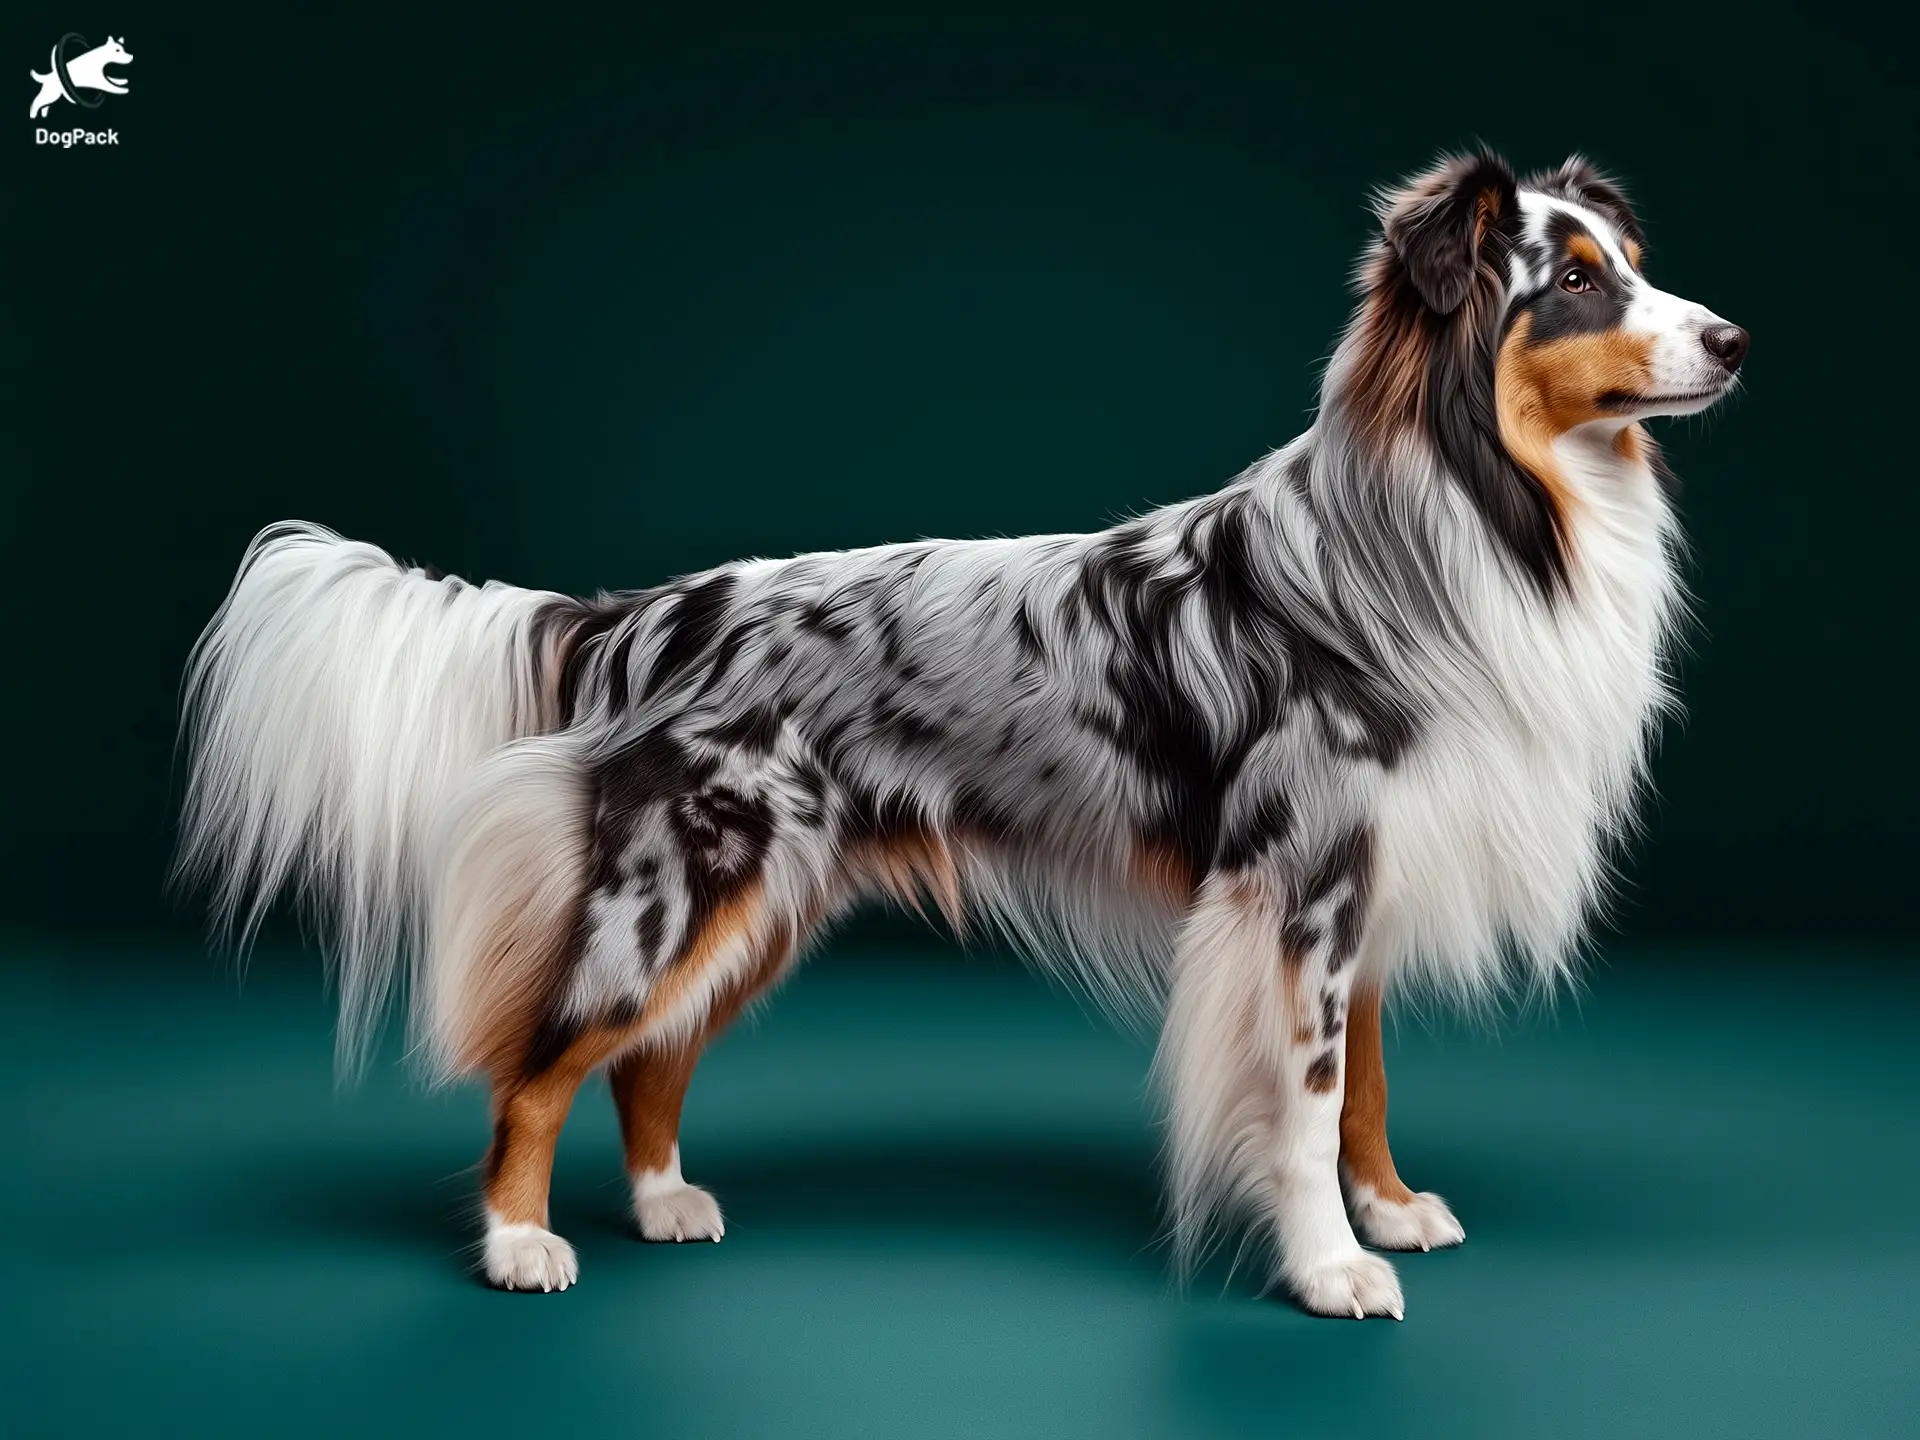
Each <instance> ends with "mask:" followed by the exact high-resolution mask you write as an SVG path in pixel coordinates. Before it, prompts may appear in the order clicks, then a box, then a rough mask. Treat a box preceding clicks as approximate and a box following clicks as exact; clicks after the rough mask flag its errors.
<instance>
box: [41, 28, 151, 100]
mask: <svg viewBox="0 0 1920 1440" xmlns="http://www.w3.org/2000/svg"><path fill="white" fill-rule="evenodd" d="M76 38H77V37H76ZM80 43H81V44H82V45H84V44H86V43H87V42H86V41H84V40H82V41H80ZM132 59H133V56H131V55H129V54H128V53H127V51H126V47H125V46H124V45H122V44H121V42H120V41H118V40H116V39H114V38H113V36H111V35H109V36H108V37H107V43H106V44H104V45H96V46H94V47H93V49H91V50H88V51H85V52H83V53H82V54H79V55H76V56H74V57H73V59H72V60H70V61H69V62H68V63H67V75H68V77H69V78H70V79H71V80H72V81H73V88H74V89H75V90H104V91H106V92H107V93H108V94H109V95H124V94H126V93H127V82H126V81H124V80H118V79H115V78H114V77H113V76H111V75H109V74H107V66H109V65H124V64H127V63H128V62H129V61H131V60H132ZM27 74H28V76H29V77H30V78H32V79H34V80H37V81H38V82H39V84H40V93H39V94H38V95H36V96H34V97H33V104H31V105H29V106H28V107H27V116H28V118H29V119H32V120H38V119H39V118H40V117H41V116H42V115H45V114H46V113H47V112H48V111H49V110H51V109H52V108H53V107H54V106H55V105H57V104H59V103H60V102H61V101H62V100H71V99H73V98H74V97H73V96H72V95H70V94H69V93H68V92H67V88H66V86H64V85H62V84H61V83H60V47H59V46H58V45H56V46H54V47H53V53H52V55H50V56H49V57H48V59H47V73H46V74H45V75H42V74H41V73H40V72H39V71H38V70H29V71H28V72H27ZM87 103H88V104H92V105H98V104H99V103H100V102H99V101H98V100H93V101H89V102H87Z"/></svg>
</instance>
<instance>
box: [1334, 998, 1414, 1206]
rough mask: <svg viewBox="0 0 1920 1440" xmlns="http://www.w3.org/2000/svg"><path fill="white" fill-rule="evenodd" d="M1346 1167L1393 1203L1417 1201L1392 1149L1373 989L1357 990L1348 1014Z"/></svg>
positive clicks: (1343, 1113)
mask: <svg viewBox="0 0 1920 1440" xmlns="http://www.w3.org/2000/svg"><path fill="white" fill-rule="evenodd" d="M1340 1164H1341V1166H1342V1168H1344V1169H1345V1170H1346V1172H1347V1178H1348V1179H1349V1180H1350V1181H1352V1182H1353V1183H1354V1184H1356V1185H1365V1186H1367V1187H1368V1188H1369V1189H1371V1190H1372V1191H1373V1192H1374V1193H1375V1194H1376V1195H1378V1196H1379V1197H1380V1198H1381V1199H1382V1200H1385V1201H1387V1202H1388V1203H1390V1204H1395V1205H1404V1204H1406V1203H1407V1202H1408V1201H1410V1200H1412V1199H1413V1192H1412V1191H1411V1190H1409V1189H1408V1188H1407V1187H1406V1186H1405V1185H1404V1184H1403V1183H1401V1180H1400V1175H1399V1172H1398V1171H1396V1170H1395V1169H1394V1167H1393V1152H1392V1151H1391V1150H1389V1149H1388V1147H1387V1064H1386V1054H1385V1048H1384V1046H1383V1044H1382V1042H1381V1034H1380V991H1379V990H1378V989H1376V988H1374V987H1372V986H1363V987H1360V988H1358V989H1356V990H1355V991H1354V992H1353V1000H1352V1003H1351V1004H1350V1005H1349V1006H1348V1009H1347V1089H1346V1094H1345V1096H1344V1097H1343V1099H1342V1103H1341V1106H1340Z"/></svg>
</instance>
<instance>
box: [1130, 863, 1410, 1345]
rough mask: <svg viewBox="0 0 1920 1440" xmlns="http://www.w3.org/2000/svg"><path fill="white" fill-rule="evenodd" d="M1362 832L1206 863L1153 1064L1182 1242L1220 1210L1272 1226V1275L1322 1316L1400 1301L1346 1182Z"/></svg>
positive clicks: (1358, 1313) (1388, 1307) (1189, 1247)
mask: <svg viewBox="0 0 1920 1440" xmlns="http://www.w3.org/2000/svg"><path fill="white" fill-rule="evenodd" d="M1367 863H1368V856H1367V847H1366V845H1365V842H1364V837H1363V836H1362V837H1358V838H1356V836H1355V835H1354V834H1347V835H1342V836H1340V837H1337V838H1335V839H1334V840H1332V841H1330V842H1329V843H1327V844H1326V845H1324V846H1320V847H1318V848H1316V849H1315V850H1314V851H1312V852H1311V853H1310V854H1308V855H1307V856H1305V858H1304V860H1303V862H1302V863H1301V864H1300V865H1298V866H1297V867H1290V869H1289V870H1279V869H1276V870H1273V871H1271V872H1269V871H1266V870H1260V871H1250V872H1243V873H1238V874H1226V875H1215V876H1212V877H1210V878H1209V879H1208V881H1207V882H1206V884H1205V885H1204V886H1202V888H1201V892H1200V895H1199V897H1198V899H1197V901H1196V903H1195V906H1194V910H1193V913H1192V914H1191V916H1190V917H1189V919H1188V924H1187V928H1186V931H1185V933H1184V935H1183V938H1182V944H1181V952H1180V955H1179V959H1178V962H1177V968H1176V974H1175V979H1174V990H1173V996H1172V1002H1171V1004H1170V1006H1169V1010H1168V1016H1167V1028H1166V1032H1165V1035H1164V1036H1163V1040H1162V1050H1161V1061H1160V1063H1161V1069H1162V1073H1163V1076H1164V1079H1165V1083H1166V1084H1167V1087H1168V1089H1169V1090H1170V1092H1171V1093H1170V1100H1171V1109H1172V1147H1171V1149H1172V1164H1173V1176H1172V1187H1173V1210H1174V1224H1175V1236H1176V1243H1177V1245H1178V1247H1179V1249H1180V1252H1181V1256H1182V1258H1183V1259H1184V1260H1189V1261H1190V1260H1191V1259H1192V1258H1193V1256H1194V1254H1195V1253H1196V1249H1197V1242H1198V1241H1199V1240H1200V1239H1201V1238H1202V1236H1203V1235H1204V1233H1205V1232H1206V1229H1207V1225H1208V1222H1209V1220H1210V1218H1211V1217H1212V1216H1213V1215H1214V1214H1215V1213H1216V1212H1217V1211H1218V1210H1220V1209H1230V1210H1238V1211H1242V1212H1251V1215H1252V1217H1253V1218H1254V1219H1255V1221H1256V1223H1262V1224H1265V1225H1268V1226H1271V1227H1272V1232H1273V1241H1274V1249H1275V1253H1276V1257H1277V1265H1276V1272H1277V1273H1276V1277H1275V1278H1276V1279H1278V1280H1279V1281H1281V1282H1283V1283H1284V1284H1285V1285H1286V1286H1287V1288H1288V1289H1290V1290H1291V1291H1292V1292H1293V1293H1294V1295H1295V1296H1296V1297H1298V1299H1299V1301H1300V1303H1301V1304H1302V1305H1303V1306H1305V1307H1306V1308H1307V1309H1308V1310H1311V1311H1313V1312H1314V1313H1316V1314H1320V1315H1344V1316H1351V1317H1354V1318H1361V1317H1364V1316H1367V1315H1391V1316H1393V1317H1394V1318H1395V1319H1396V1320H1397V1319H1399V1318H1400V1317H1401V1316H1402V1314H1403V1313H1404V1308H1405V1307H1404V1302H1403V1300H1402V1299H1401V1294H1400V1282H1399V1280H1398V1278H1397V1277H1396V1276H1395V1275H1394V1272H1393V1267H1392V1266H1391V1265H1390V1264H1388V1263H1387V1262H1386V1261H1385V1260H1382V1259H1381V1258H1380V1257H1379V1256H1377V1255H1371V1254H1368V1253H1367V1252H1366V1251H1365V1250H1362V1249H1361V1248H1360V1242H1359V1241H1358V1240H1357V1239H1356V1238H1355V1236H1354V1233H1353V1227H1352V1225H1351V1224H1350V1223H1349V1221H1348V1219H1347V1211H1346V1206H1345V1203H1344V1202H1343V1199H1342V1196H1341V1193H1340V1107H1341V1098H1342V1086H1343V1082H1344V1079H1345V1076H1344V1074H1343V1068H1344V1067H1343V1054H1344V1049H1345V1047H1344V1045H1343V1043H1342V1041H1341V1038H1340V1034H1341V1027H1342V1026H1343V1025H1344V1023H1345V1019H1346V1011H1347V1006H1348V999H1349V995H1350V993H1351V990H1352V985H1353V973H1354V970H1355V968H1356V967H1355V966H1354V964H1353V959H1354V955H1355V953H1356V951H1357V950H1358V948H1359V941H1360V934H1361V930H1362V927H1363V925H1364V921H1365V912H1366V891H1367V871H1366V866H1367Z"/></svg>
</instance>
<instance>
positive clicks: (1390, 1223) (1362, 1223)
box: [1352, 1185, 1467, 1250]
mask: <svg viewBox="0 0 1920 1440" xmlns="http://www.w3.org/2000/svg"><path fill="white" fill-rule="evenodd" d="M1352 1210H1353V1228H1354V1230H1355V1231H1356V1232H1358V1234H1359V1236H1360V1238H1361V1239H1362V1240H1364V1241H1366V1242H1367V1244H1369V1245H1377V1246H1379V1247H1380V1249H1382V1250H1444V1249H1445V1248H1446V1247H1447V1246H1449V1245H1458V1244H1459V1243H1460V1242H1461V1241H1462V1240H1465V1239H1466V1238H1467V1232H1466V1230H1465V1228H1463V1227H1462V1226H1461V1224H1460V1222H1459V1221H1458V1220H1456V1219H1454V1216H1453V1211H1451V1210H1450V1209H1448V1208H1447V1202H1446V1201H1444V1200H1442V1199H1441V1198H1440V1197H1439V1196H1438V1195H1435V1194H1434V1193H1433V1192H1432V1191H1431V1190H1427V1191H1422V1192H1421V1193H1420V1194H1418V1195H1415V1196H1414V1197H1413V1198H1412V1199H1411V1200H1408V1201H1406V1202H1404V1203H1396V1202H1394V1201H1391V1200H1382V1199H1381V1198H1380V1197H1379V1196H1378V1195H1376V1194H1374V1193H1373V1191H1372V1190H1370V1189H1368V1188H1367V1187H1366V1186H1364V1185H1363V1186H1357V1187H1356V1188H1355V1190H1354V1193H1353V1196H1352Z"/></svg>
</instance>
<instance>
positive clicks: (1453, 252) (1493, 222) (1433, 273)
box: [1374, 150, 1519, 315]
mask: <svg viewBox="0 0 1920 1440" xmlns="http://www.w3.org/2000/svg"><path fill="white" fill-rule="evenodd" d="M1374 208H1375V213H1377V214H1378V215H1379V217H1380V228H1381V230H1382V231H1383V233H1384V234H1385V235H1386V240H1387V245H1388V247H1389V248H1390V249H1391V250H1392V251H1393V253H1394V255H1395V256H1396V257H1397V258H1398V259H1399V261H1400V264H1401V265H1402V266H1403V267H1404V268H1405V270H1406V273H1407V278H1408V279H1409V280H1411V281H1412V282H1413V288H1414V289H1415V290H1417V291H1418V292H1419V293H1420V298H1421V299H1422V300H1424V301H1426V302H1427V304H1428V305H1429V306H1431V307H1432V308H1433V309H1434V310H1437V311H1438V312H1439V313H1440V314H1442V315H1451V314H1452V313H1453V312H1454V311H1455V310H1458V309H1459V308H1460V304H1461V302H1462V301H1463V300H1465V299H1466V298H1467V292H1468V291H1469V290H1471V289H1472V288H1473V277H1474V273H1475V271H1476V270H1477V268H1478V267H1479V264H1480V259H1481V252H1482V251H1483V250H1484V249H1485V248H1486V247H1487V246H1488V245H1489V244H1490V243H1496V242H1498V241H1503V240H1505V239H1507V238H1510V237H1511V235H1512V234H1513V233H1514V226H1515V225H1516V223H1517V220H1518V211H1519V201H1518V199H1517V196H1516V187H1515V185H1514V179H1513V170H1512V168H1511V167H1509V166H1508V164H1507V162H1506V161H1504V160H1502V159H1501V158H1500V157H1499V156H1498V155H1494V154H1492V153H1490V152H1488V151H1484V150H1483V151H1480V152H1478V153H1477V154H1473V155H1460V156H1445V157H1442V159H1441V160H1440V162H1439V163H1438V164H1436V165H1435V166H1434V167H1433V169H1431V170H1429V171H1427V172H1426V173H1425V174H1423V175H1418V176H1415V177H1414V178H1413V179H1412V180H1409V181H1408V182H1407V183H1406V184H1405V185H1403V186H1401V187H1400V188H1399V189H1397V190H1389V191H1385V192H1382V193H1381V195H1380V196H1379V197H1378V199H1377V200H1376V202H1375V207H1374Z"/></svg>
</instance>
